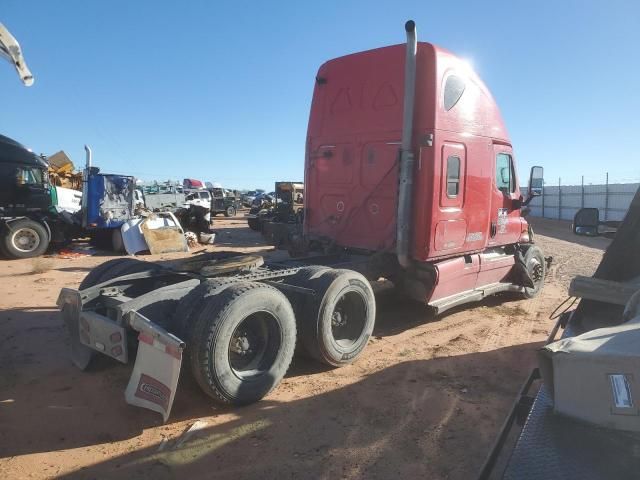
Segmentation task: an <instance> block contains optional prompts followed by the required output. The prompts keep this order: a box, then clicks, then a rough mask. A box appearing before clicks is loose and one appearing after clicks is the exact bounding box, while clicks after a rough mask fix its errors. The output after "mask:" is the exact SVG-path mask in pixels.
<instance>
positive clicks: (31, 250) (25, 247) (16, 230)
mask: <svg viewBox="0 0 640 480" xmlns="http://www.w3.org/2000/svg"><path fill="white" fill-rule="evenodd" d="M2 236H3V237H2V252H3V253H4V254H5V255H6V256H7V257H9V258H33V257H39V256H40V255H42V254H43V253H44V252H46V251H47V248H48V247H49V233H48V232H47V229H46V228H45V227H44V225H42V224H41V223H38V222H35V221H33V220H30V219H28V218H22V219H20V220H16V221H14V222H11V223H9V224H7V225H6V226H5V227H4V229H3V231H2Z"/></svg>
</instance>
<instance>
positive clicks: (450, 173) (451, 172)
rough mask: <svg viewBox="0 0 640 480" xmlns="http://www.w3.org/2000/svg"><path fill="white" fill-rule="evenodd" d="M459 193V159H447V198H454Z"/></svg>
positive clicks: (452, 157)
mask: <svg viewBox="0 0 640 480" xmlns="http://www.w3.org/2000/svg"><path fill="white" fill-rule="evenodd" d="M459 193H460V158H459V157H456V156H453V155H452V156H450V157H449V158H447V197H449V198H456V197H457V196H458V194H459Z"/></svg>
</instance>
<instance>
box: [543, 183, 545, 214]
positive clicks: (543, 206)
mask: <svg viewBox="0 0 640 480" xmlns="http://www.w3.org/2000/svg"><path fill="white" fill-rule="evenodd" d="M544 183H545V182H544V180H542V218H544V191H545V188H544Z"/></svg>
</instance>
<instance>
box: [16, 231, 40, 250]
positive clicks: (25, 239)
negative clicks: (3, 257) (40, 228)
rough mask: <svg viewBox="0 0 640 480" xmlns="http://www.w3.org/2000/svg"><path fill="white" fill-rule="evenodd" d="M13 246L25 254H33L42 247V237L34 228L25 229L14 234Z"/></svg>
mask: <svg viewBox="0 0 640 480" xmlns="http://www.w3.org/2000/svg"><path fill="white" fill-rule="evenodd" d="M11 244H12V245H13V247H14V248H15V249H16V250H19V251H21V252H24V253H29V252H33V251H34V250H36V249H37V248H38V246H39V245H40V236H39V235H38V232H36V231H35V230H34V229H32V228H28V227H24V228H20V229H18V230H16V231H15V232H13V235H12V236H11Z"/></svg>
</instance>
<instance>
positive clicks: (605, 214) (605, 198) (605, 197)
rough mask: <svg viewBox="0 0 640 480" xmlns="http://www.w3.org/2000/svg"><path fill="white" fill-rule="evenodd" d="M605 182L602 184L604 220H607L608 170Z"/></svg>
mask: <svg viewBox="0 0 640 480" xmlns="http://www.w3.org/2000/svg"><path fill="white" fill-rule="evenodd" d="M606 178H607V179H606V183H605V185H604V221H605V222H606V221H607V214H608V213H609V172H607V177H606Z"/></svg>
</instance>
